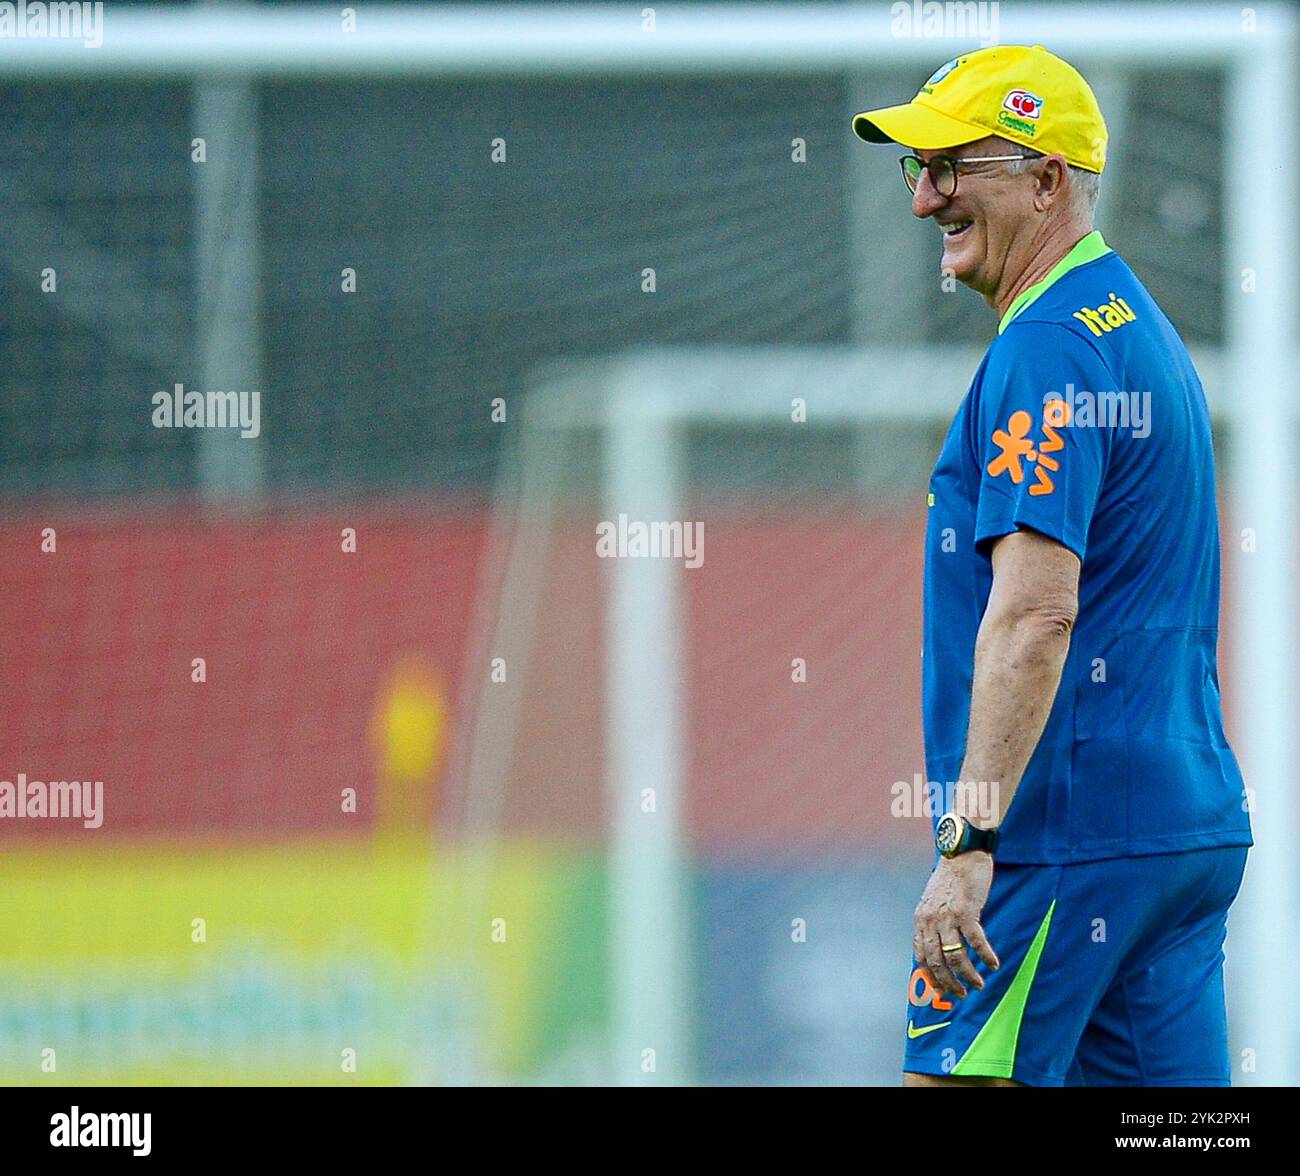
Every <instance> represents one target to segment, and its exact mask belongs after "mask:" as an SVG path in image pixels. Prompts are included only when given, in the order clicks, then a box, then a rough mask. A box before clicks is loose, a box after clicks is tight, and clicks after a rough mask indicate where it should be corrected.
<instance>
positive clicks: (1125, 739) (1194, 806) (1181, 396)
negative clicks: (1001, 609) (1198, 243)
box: [922, 232, 1251, 864]
mask: <svg viewBox="0 0 1300 1176" xmlns="http://www.w3.org/2000/svg"><path fill="white" fill-rule="evenodd" d="M998 330H999V334H998V337H997V339H995V340H994V342H993V343H992V345H991V346H990V347H989V350H988V352H987V354H986V355H985V356H984V359H983V361H982V362H981V364H980V366H979V370H978V371H977V372H976V373H975V378H974V381H973V382H972V384H971V387H970V391H969V392H968V393H967V395H966V398H965V400H964V401H963V402H962V404H961V407H960V409H959V410H958V412H957V416H956V418H955V419H954V420H953V423H952V427H951V428H950V429H949V431H948V436H947V440H946V441H945V442H944V446H943V451H942V453H941V454H940V456H939V461H938V464H937V465H936V466H935V469H934V473H933V475H932V478H931V482H930V496H929V502H930V510H929V520H928V526H927V528H926V540H925V639H924V669H923V685H922V691H923V711H924V724H925V753H926V771H927V773H928V775H929V778H930V781H931V782H932V784H939V785H942V786H944V787H945V789H947V788H949V787H950V786H951V785H950V782H953V781H956V780H958V779H959V776H960V771H961V764H962V758H963V754H964V752H965V746H966V727H967V722H968V719H969V716H970V702H971V681H972V673H973V669H974V653H975V635H976V631H977V630H978V628H979V625H980V620H981V618H982V617H983V614H984V609H985V606H986V604H987V602H988V597H989V592H990V589H991V587H992V583H993V571H992V562H991V557H990V547H991V541H992V540H994V539H996V538H997V537H998V536H1001V535H1006V534H1009V533H1010V532H1012V531H1016V530H1019V529H1021V528H1027V529H1031V530H1034V531H1038V532H1041V533H1042V534H1044V535H1048V536H1050V537H1051V538H1053V539H1055V540H1057V541H1058V542H1060V543H1062V544H1064V545H1065V546H1066V547H1068V548H1069V549H1070V550H1071V551H1073V552H1074V553H1075V554H1076V555H1078V557H1079V559H1080V560H1081V561H1082V570H1081V573H1080V579H1079V614H1078V619H1077V621H1076V622H1075V627H1074V633H1073V636H1072V639H1071V642H1070V652H1069V656H1068V658H1067V660H1066V663H1065V669H1064V673H1063V674H1062V677H1061V685H1060V688H1059V690H1058V692H1057V696H1056V700H1055V703H1054V705H1053V707H1052V710H1051V713H1050V715H1049V716H1048V720H1047V725H1046V728H1045V729H1044V731H1043V735H1042V738H1041V739H1040V741H1039V743H1038V746H1037V748H1036V749H1035V751H1034V754H1033V756H1032V757H1031V758H1030V761H1029V765H1028V767H1027V769H1026V771H1025V774H1024V777H1023V779H1022V781H1021V783H1020V786H1019V788H1018V790H1017V792H1016V794H1015V797H1014V799H1013V800H1012V802H1011V806H1010V809H1009V810H1008V812H1007V814H1006V817H1005V819H1004V821H1003V824H1002V841H1001V846H1000V848H999V850H998V854H997V857H998V860H999V861H1005V862H1012V863H1026V864H1032V863H1041V864H1060V863H1066V862H1076V861H1093V860H1097V859H1103V858H1112V857H1130V856H1136V855H1141V854H1159V853H1173V852H1177V851H1180V850H1189V849H1197V848H1203V847H1209V846H1222V845H1249V844H1251V838H1250V819H1249V815H1248V811H1247V805H1246V803H1245V796H1244V788H1243V784H1242V779H1241V773H1240V770H1239V768H1238V766H1237V762H1236V758H1235V756H1234V755H1233V753H1232V749H1231V748H1230V747H1229V746H1228V742H1227V739H1226V738H1225V736H1224V733H1223V716H1222V710H1221V707H1220V703H1219V681H1218V665H1217V654H1216V646H1217V642H1218V632H1219V629H1218V626H1219V534H1218V515H1217V508H1216V502H1215V490H1214V453H1213V449H1212V446H1211V438H1210V418H1209V411H1208V409H1207V407H1206V403H1205V393H1204V391H1203V390H1202V388H1201V383H1200V380H1199V378H1198V377H1197V374H1196V370H1195V369H1194V368H1193V366H1192V362H1191V358H1190V357H1189V356H1188V354H1187V349H1186V348H1185V347H1184V346H1183V342H1182V340H1181V339H1180V338H1179V337H1178V333H1177V332H1176V331H1175V330H1174V328H1173V325H1172V324H1171V323H1170V322H1169V320H1168V319H1167V318H1166V317H1165V316H1164V314H1163V313H1162V312H1161V310H1160V308H1159V307H1158V306H1157V305H1156V304H1155V302H1154V301H1153V300H1152V298H1151V296H1150V295H1149V294H1148V293H1147V291H1146V290H1145V288H1144V287H1143V286H1142V284H1141V283H1140V282H1139V281H1138V280H1137V277H1136V276H1135V275H1134V274H1133V271H1132V270H1130V269H1129V267H1128V266H1127V265H1126V264H1125V263H1124V262H1123V260H1121V259H1120V257H1119V256H1118V255H1117V254H1116V253H1114V252H1112V251H1111V250H1110V249H1109V248H1108V247H1107V246H1106V244H1105V242H1104V241H1103V240H1102V239H1101V234H1100V233H1096V232H1093V233H1090V234H1088V236H1086V237H1084V238H1083V239H1082V240H1081V241H1080V242H1079V243H1078V244H1077V245H1076V246H1075V247H1074V248H1073V249H1072V250H1071V251H1070V253H1069V254H1067V256H1066V257H1065V258H1063V259H1062V261H1061V262H1060V263H1059V264H1058V265H1057V266H1056V267H1055V268H1054V269H1053V271H1052V272H1051V273H1050V274H1048V276H1047V277H1046V278H1045V279H1044V280H1043V281H1042V282H1040V283H1038V284H1037V285H1036V286H1034V287H1032V288H1031V289H1029V290H1026V291H1025V292H1024V293H1023V294H1021V295H1020V297H1019V298H1017V299H1016V301H1015V302H1013V303H1012V305H1011V307H1009V308H1008V311H1007V314H1006V315H1005V316H1004V318H1003V320H1002V322H1001V324H1000V325H999V328H998ZM936 807H937V808H938V811H937V812H936V814H935V815H936V818H937V816H938V815H940V814H941V812H942V806H936Z"/></svg>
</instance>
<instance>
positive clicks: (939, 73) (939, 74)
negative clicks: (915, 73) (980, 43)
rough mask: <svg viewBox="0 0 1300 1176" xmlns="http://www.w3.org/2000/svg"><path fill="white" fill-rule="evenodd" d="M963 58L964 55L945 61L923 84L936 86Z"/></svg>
mask: <svg viewBox="0 0 1300 1176" xmlns="http://www.w3.org/2000/svg"><path fill="white" fill-rule="evenodd" d="M965 60H966V59H965V58H964V57H954V58H953V59H952V60H951V61H948V62H945V63H944V64H943V65H941V66H940V67H939V68H938V69H936V70H935V71H934V73H932V74H931V75H930V76H929V78H927V79H926V83H925V84H926V85H927V86H937V85H938V84H939V83H940V82H941V81H943V79H944V78H946V77H947V76H948V75H949V74H950V73H952V71H953V70H955V69H956V68H957V67H958V66H959V65H961V63H962V62H963V61H965Z"/></svg>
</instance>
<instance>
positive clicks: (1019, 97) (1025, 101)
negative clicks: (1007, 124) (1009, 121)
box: [1002, 90, 1043, 118]
mask: <svg viewBox="0 0 1300 1176" xmlns="http://www.w3.org/2000/svg"><path fill="white" fill-rule="evenodd" d="M1002 105H1003V106H1004V107H1006V109H1007V110H1009V111H1011V113H1012V114H1014V115H1017V116H1018V117H1020V118H1037V117H1038V116H1039V115H1040V114H1042V113H1043V100H1042V99H1041V98H1040V97H1039V96H1038V95H1037V94H1031V93H1030V92H1029V91H1028V90H1012V91H1011V93H1010V94H1008V95H1007V96H1006V97H1005V98H1003V99H1002Z"/></svg>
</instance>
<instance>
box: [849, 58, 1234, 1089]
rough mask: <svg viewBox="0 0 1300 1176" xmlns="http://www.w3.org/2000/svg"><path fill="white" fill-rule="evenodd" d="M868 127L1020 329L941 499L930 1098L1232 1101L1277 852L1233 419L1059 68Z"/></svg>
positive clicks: (1001, 75) (935, 545)
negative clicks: (1155, 287) (1237, 631)
mask: <svg viewBox="0 0 1300 1176" xmlns="http://www.w3.org/2000/svg"><path fill="white" fill-rule="evenodd" d="M854 129H855V131H856V132H857V133H858V134H859V135H860V136H861V137H862V138H864V139H867V140H868V141H870V142H894V143H900V144H902V145H904V146H906V147H909V148H911V149H912V150H913V152H914V154H912V155H908V156H904V157H903V160H902V165H903V174H904V179H905V180H906V181H907V185H908V187H909V189H910V190H911V191H912V212H913V214H914V215H916V216H918V217H931V218H933V219H934V220H935V221H936V222H937V223H938V225H939V227H940V229H941V230H942V232H943V249H944V252H943V259H942V266H943V269H944V272H945V273H950V274H951V275H952V276H954V277H955V278H956V279H957V280H959V281H961V282H962V283H964V284H965V285H967V286H969V287H971V288H972V289H974V290H976V291H978V292H979V293H980V294H981V295H982V296H983V297H984V299H985V301H986V302H987V303H988V304H989V306H990V307H992V308H993V310H994V311H995V312H996V313H997V315H998V318H999V322H998V334H997V338H996V339H995V340H994V341H993V343H992V344H991V346H990V347H989V350H988V353H987V354H986V355H985V357H984V360H983V362H982V363H981V364H980V367H979V370H978V371H977V372H976V373H975V378H974V381H973V383H972V384H971V388H970V391H969V392H968V393H967V395H966V398H965V400H964V401H963V402H962V404H961V407H960V408H959V410H958V412H957V416H956V418H955V419H954V421H953V423H952V426H951V428H950V429H949V432H948V436H947V440H946V441H945V443H944V446H943V451H942V453H941V454H940V457H939V461H938V464H937V465H936V466H935V469H934V473H933V475H932V478H931V482H930V493H929V505H930V512H929V524H928V527H927V533H926V550H925V637H924V673H923V696H924V697H923V708H924V720H925V742H926V770H927V773H928V775H929V778H930V780H931V782H932V786H939V787H941V788H942V790H943V795H944V801H943V803H942V804H940V805H938V806H936V812H935V814H934V815H935V818H936V821H935V838H936V848H937V850H938V853H939V858H938V860H937V865H936V867H935V869H934V871H933V873H932V874H931V876H930V880H929V883H928V884H927V886H926V888H925V893H924V895H923V896H922V899H921V902H920V905H919V906H918V907H917V910H916V918H915V937H914V943H913V949H914V956H915V959H914V961H913V970H912V975H911V979H910V982H909V987H908V1019H907V1036H908V1041H907V1047H906V1055H905V1062H904V1070H905V1071H906V1079H905V1081H906V1082H907V1084H908V1085H951V1084H989V1083H996V1084H1017V1083H1024V1084H1031V1085H1061V1084H1064V1083H1070V1084H1077V1083H1087V1084H1110V1085H1144V1086H1145V1085H1226V1084H1227V1083H1228V1081H1229V1067H1228V1053H1227V1025H1226V1016H1225V1009H1224V997H1223V975H1222V962H1223V953H1222V945H1223V939H1224V934H1225V929H1226V914H1227V909H1228V907H1229V905H1230V904H1231V902H1232V900H1233V899H1234V898H1235V896H1236V893H1237V890H1238V887H1239V885H1240V882H1241V878H1242V874H1243V871H1244V868H1245V857H1246V847H1247V846H1248V845H1250V844H1251V838H1250V823H1249V817H1248V812H1247V804H1246V801H1245V795H1244V792H1245V790H1244V787H1243V784H1242V780H1241V774H1240V771H1239V769H1238V767H1237V763H1236V760H1235V758H1234V756H1233V753H1232V750H1231V749H1230V748H1229V746H1228V743H1227V740H1226V738H1225V737H1224V733H1223V720H1222V713H1221V708H1220V702H1219V686H1218V669H1217V662H1216V645H1217V638H1218V612H1219V541H1218V520H1217V515H1216V504H1215V489H1214V455H1213V450H1212V447H1211V435H1210V421H1209V414H1208V411H1207V408H1206V403H1205V396H1204V392H1203V391H1202V389H1201V384H1200V381H1199V379H1198V377H1197V375H1196V371H1195V369H1194V368H1193V366H1192V363H1191V360H1190V358H1189V357H1188V354H1187V350H1186V348H1185V347H1184V346H1183V343H1182V341H1181V339H1180V338H1179V337H1178V334H1177V332H1176V331H1175V330H1174V328H1173V326H1172V325H1171V324H1170V322H1169V320H1168V319H1167V318H1166V317H1165V315H1164V314H1163V313H1162V312H1161V310H1160V308H1159V307H1158V306H1157V305H1156V304H1155V302H1154V301H1153V300H1152V298H1151V296H1150V295H1149V294H1148V293H1147V291H1146V290H1145V288H1144V287H1143V286H1142V284H1141V283H1140V282H1139V281H1138V280H1137V278H1136V277H1135V276H1134V274H1133V272H1132V271H1131V270H1130V269H1129V268H1128V266H1127V265H1125V264H1124V262H1123V261H1122V260H1121V259H1120V258H1119V257H1118V255H1116V254H1115V253H1114V252H1112V251H1111V250H1110V249H1109V247H1108V246H1107V245H1106V243H1105V242H1104V241H1103V240H1102V237H1101V234H1100V233H1098V232H1097V231H1096V230H1095V229H1093V224H1092V220H1093V209H1094V207H1095V203H1096V195H1097V184H1098V177H1099V176H1100V174H1101V172H1102V170H1103V168H1104V166H1105V151H1106V129H1105V123H1104V121H1103V120H1102V116H1101V111H1100V109H1099V108H1098V106H1097V102H1096V99H1095V98H1094V97H1093V94H1092V92H1091V90H1090V89H1089V88H1088V85H1087V83H1086V82H1085V81H1084V79H1083V78H1082V77H1081V76H1080V75H1079V74H1078V73H1077V71H1075V70H1074V69H1073V68H1072V67H1071V66H1069V65H1068V64H1067V63H1065V62H1064V61H1062V60H1060V59H1059V58H1057V57H1054V56H1053V55H1052V54H1050V53H1048V52H1047V51H1046V50H1045V49H1043V48H1042V46H1033V47H1032V48H1027V47H1023V46H999V47H994V48H992V49H985V50H980V51H978V52H974V53H970V54H968V55H965V56H963V57H958V58H956V59H955V60H954V61H951V62H949V63H947V64H946V65H944V66H943V67H942V68H941V69H939V70H938V71H936V73H935V74H934V75H932V76H931V78H930V79H929V80H928V81H927V82H926V84H925V85H924V86H923V87H922V88H921V90H920V92H919V93H918V94H917V95H916V97H915V98H914V99H913V100H912V101H911V102H910V103H906V104H904V105H902V106H895V107H888V108H886V109H884V110H876V111H867V112H865V113H863V114H859V115H857V116H856V117H855V119H854ZM995 861H996V863H997V866H996V870H995V868H994V862H995ZM972 957H973V958H972Z"/></svg>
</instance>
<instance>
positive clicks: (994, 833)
mask: <svg viewBox="0 0 1300 1176" xmlns="http://www.w3.org/2000/svg"><path fill="white" fill-rule="evenodd" d="M1000 838H1001V832H1000V830H998V829H977V828H975V826H974V825H972V824H971V823H970V822H969V821H967V822H966V828H965V829H964V830H963V831H962V839H961V841H962V844H961V848H960V849H958V850H957V852H958V853H970V852H971V851H972V850H983V851H984V852H985V853H988V854H991V853H993V852H994V851H996V849H997V847H998V841H999V839H1000Z"/></svg>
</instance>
